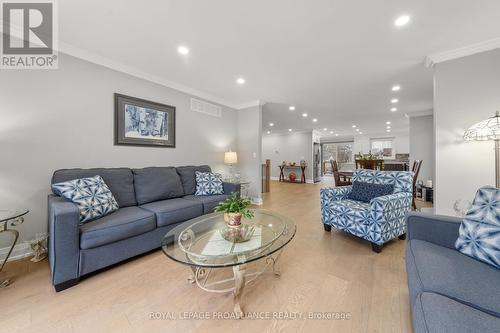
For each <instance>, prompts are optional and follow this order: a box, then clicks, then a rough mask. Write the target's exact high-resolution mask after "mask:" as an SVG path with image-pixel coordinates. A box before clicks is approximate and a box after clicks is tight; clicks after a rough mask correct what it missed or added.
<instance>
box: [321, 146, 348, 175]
mask: <svg viewBox="0 0 500 333" xmlns="http://www.w3.org/2000/svg"><path fill="white" fill-rule="evenodd" d="M321 146H322V152H321V155H322V156H323V162H328V161H330V160H336V161H337V164H338V167H339V169H340V168H342V165H343V164H346V163H353V160H354V158H353V157H354V156H353V153H352V146H353V142H352V141H348V142H332V143H323V144H322V145H321Z"/></svg>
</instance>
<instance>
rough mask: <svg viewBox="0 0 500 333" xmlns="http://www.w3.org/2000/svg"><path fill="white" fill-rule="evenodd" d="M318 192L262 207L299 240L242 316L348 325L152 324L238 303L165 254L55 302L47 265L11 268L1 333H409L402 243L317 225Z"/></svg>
mask: <svg viewBox="0 0 500 333" xmlns="http://www.w3.org/2000/svg"><path fill="white" fill-rule="evenodd" d="M320 188H321V185H320V184H314V185H313V184H306V185H300V184H288V183H285V184H280V183H277V182H272V187H271V192H270V193H268V194H265V195H264V206H263V208H266V209H270V210H274V211H277V212H280V213H282V214H285V215H288V216H289V217H291V218H293V219H294V220H295V222H296V224H297V235H296V237H295V238H294V239H293V240H292V242H291V243H290V244H289V245H288V246H287V248H286V249H285V251H284V252H283V255H282V257H281V259H280V263H281V273H282V275H281V277H275V276H274V275H273V274H272V273H269V274H264V275H263V276H261V277H260V278H259V279H258V280H257V281H256V283H254V284H253V285H250V286H247V288H246V289H245V292H244V296H243V307H244V310H245V311H252V312H260V311H270V312H277V311H290V312H303V313H305V314H307V313H308V312H348V313H350V319H349V320H273V319H271V320H249V319H243V320H215V319H211V320H168V319H165V320H152V319H150V315H151V312H163V313H174V314H176V315H179V316H180V315H181V314H182V313H184V312H189V311H209V312H213V311H228V312H229V311H231V310H232V297H231V295H224V294H212V293H206V292H204V291H202V290H200V289H199V288H197V287H195V286H194V285H191V284H189V283H188V282H187V281H186V278H187V276H188V275H189V273H190V269H189V268H188V267H185V266H182V265H180V264H178V263H175V262H173V261H171V260H169V259H167V258H166V257H165V256H164V255H163V254H162V253H161V252H160V251H155V252H153V253H150V254H147V255H144V256H142V257H139V258H137V259H135V260H132V261H129V262H126V263H124V264H121V265H118V266H116V267H113V268H111V269H108V270H106V271H104V272H101V273H100V274H97V275H95V276H92V277H90V278H87V279H84V280H82V281H81V282H80V284H79V285H77V286H75V287H73V288H70V289H67V290H65V291H63V292H60V293H56V292H55V291H54V289H53V288H52V286H51V284H50V273H49V268H48V263H47V262H42V263H38V264H33V263H30V262H29V261H27V260H23V261H20V262H14V263H9V264H8V266H7V270H6V272H4V273H2V277H3V276H5V275H9V276H11V275H13V276H14V277H15V282H14V284H13V285H11V286H9V287H8V288H6V289H0V332H1V333H3V332H9V333H11V332H35V331H36V332H92V333H94V332H121V333H124V332H411V321H410V308H409V300H408V289H407V284H406V272H405V264H404V246H405V242H404V241H392V242H390V243H389V244H387V245H386V246H385V247H384V249H383V252H382V253H381V254H375V253H373V252H372V250H371V246H370V244H369V243H368V242H366V241H363V240H360V239H357V238H355V237H353V236H350V235H348V234H345V233H343V232H340V231H334V230H332V232H331V233H328V232H325V231H324V230H323V226H322V224H321V223H320V207H319V189H320Z"/></svg>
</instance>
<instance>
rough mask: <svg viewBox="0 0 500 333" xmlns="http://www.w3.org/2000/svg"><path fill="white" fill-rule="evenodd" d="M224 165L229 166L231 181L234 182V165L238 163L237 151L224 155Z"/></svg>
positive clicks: (227, 152)
mask: <svg viewBox="0 0 500 333" xmlns="http://www.w3.org/2000/svg"><path fill="white" fill-rule="evenodd" d="M224 163H226V164H229V170H230V174H231V176H230V177H231V180H234V170H233V164H236V163H238V155H237V154H236V152H235V151H231V150H230V151H226V152H225V153H224Z"/></svg>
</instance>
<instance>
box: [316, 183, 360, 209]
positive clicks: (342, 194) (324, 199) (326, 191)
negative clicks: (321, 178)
mask: <svg viewBox="0 0 500 333" xmlns="http://www.w3.org/2000/svg"><path fill="white" fill-rule="evenodd" d="M351 191H352V185H349V186H339V187H325V188H322V189H321V190H320V200H321V207H325V206H326V205H328V204H329V203H331V202H333V201H339V200H345V199H347V198H348V197H349V194H350V193H351Z"/></svg>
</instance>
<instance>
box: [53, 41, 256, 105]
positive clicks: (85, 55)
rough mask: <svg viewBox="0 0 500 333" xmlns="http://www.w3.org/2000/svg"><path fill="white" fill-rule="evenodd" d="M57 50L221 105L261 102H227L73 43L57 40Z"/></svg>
mask: <svg viewBox="0 0 500 333" xmlns="http://www.w3.org/2000/svg"><path fill="white" fill-rule="evenodd" d="M58 51H59V52H61V53H64V54H67V55H70V56H72V57H75V58H79V59H82V60H85V61H88V62H91V63H93V64H96V65H100V66H103V67H107V68H110V69H112V70H115V71H118V72H121V73H125V74H128V75H131V76H134V77H137V78H139V79H143V80H146V81H149V82H153V83H156V84H159V85H162V86H164V87H167V88H171V89H175V90H177V91H180V92H183V93H186V94H189V95H192V96H195V97H198V98H201V99H204V100H207V101H210V102H214V103H217V104H221V105H224V106H227V107H230V108H232V109H236V110H240V109H242V108H245V107H250V106H256V105H260V104H259V103H260V102H261V101H252V102H249V103H245V104H241V105H236V104H233V103H232V102H229V101H227V100H225V99H223V98H219V97H217V96H214V95H211V94H209V93H206V92H203V91H200V90H197V89H195V88H191V87H188V86H186V85H183V84H180V83H177V82H173V81H170V80H167V79H164V78H162V77H159V76H157V75H153V74H150V73H147V72H144V71H143V70H141V69H139V68H136V67H133V66H129V65H125V64H123V63H120V62H117V61H114V60H112V59H109V58H106V57H103V56H100V55H98V54H96V53H93V52H89V51H87V50H84V49H81V48H78V47H76V46H73V45H71V44H68V43H64V42H59V50H58ZM256 103H257V104H256Z"/></svg>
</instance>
